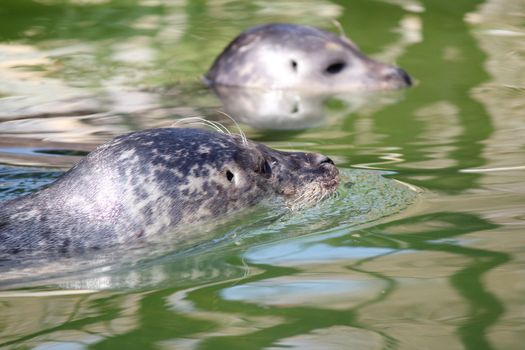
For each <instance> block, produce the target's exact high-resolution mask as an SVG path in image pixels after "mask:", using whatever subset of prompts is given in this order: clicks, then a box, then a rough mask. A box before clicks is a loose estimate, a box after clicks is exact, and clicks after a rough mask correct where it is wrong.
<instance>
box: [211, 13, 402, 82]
mask: <svg viewBox="0 0 525 350" xmlns="http://www.w3.org/2000/svg"><path fill="white" fill-rule="evenodd" d="M337 62H341V63H343V64H344V66H343V68H341V71H338V72H336V73H334V72H333V71H332V72H329V71H327V67H329V66H330V65H331V64H334V63H337ZM205 80H206V82H207V83H208V84H210V85H229V86H242V87H251V88H277V89H288V88H290V89H298V90H313V91H323V92H327V91H346V90H378V89H397V88H402V87H406V86H410V85H411V79H410V77H409V75H408V74H407V73H406V72H405V71H404V70H402V69H400V68H397V67H394V66H391V65H388V64H385V63H381V62H378V61H376V60H373V59H371V58H369V57H367V56H366V55H364V54H363V53H362V52H361V51H359V49H358V48H357V46H356V45H355V44H354V43H352V42H351V41H350V40H349V39H347V38H345V37H341V36H337V35H335V34H333V33H330V32H327V31H324V30H321V29H318V28H314V27H308V26H301V25H296V24H286V23H274V24H266V25H262V26H258V27H255V28H252V29H249V30H247V31H245V32H243V33H241V34H240V35H239V36H238V37H237V38H235V39H234V40H233V41H232V42H231V43H230V44H229V45H228V46H227V47H226V48H225V49H224V51H223V52H222V53H221V54H220V55H219V56H218V57H217V59H216V60H215V61H214V63H213V65H212V67H211V68H210V70H209V71H208V73H207V74H206V76H205Z"/></svg>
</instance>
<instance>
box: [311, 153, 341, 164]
mask: <svg viewBox="0 0 525 350" xmlns="http://www.w3.org/2000/svg"><path fill="white" fill-rule="evenodd" d="M309 158H310V162H311V164H312V165H313V166H316V167H319V166H322V165H323V164H332V165H335V163H334V161H333V160H331V159H330V158H328V157H327V156H324V155H322V154H318V153H311V154H310V155H309Z"/></svg>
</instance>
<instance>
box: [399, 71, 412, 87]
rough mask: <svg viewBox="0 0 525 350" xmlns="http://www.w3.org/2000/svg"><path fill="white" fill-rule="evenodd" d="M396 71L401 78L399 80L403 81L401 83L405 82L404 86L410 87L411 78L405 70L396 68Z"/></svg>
mask: <svg viewBox="0 0 525 350" xmlns="http://www.w3.org/2000/svg"><path fill="white" fill-rule="evenodd" d="M396 69H397V72H398V74H399V75H400V76H401V79H403V81H404V82H405V84H406V86H412V78H411V77H410V75H408V73H407V72H406V70H404V69H401V68H396Z"/></svg>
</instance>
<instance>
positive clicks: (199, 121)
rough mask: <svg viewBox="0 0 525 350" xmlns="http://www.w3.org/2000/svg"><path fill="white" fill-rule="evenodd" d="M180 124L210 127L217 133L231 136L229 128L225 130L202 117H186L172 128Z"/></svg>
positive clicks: (220, 125)
mask: <svg viewBox="0 0 525 350" xmlns="http://www.w3.org/2000/svg"><path fill="white" fill-rule="evenodd" d="M178 124H197V125H199V124H200V125H204V126H207V127H210V128H212V129H213V130H215V131H217V132H219V133H221V134H228V135H231V132H230V131H229V130H228V129H227V128H225V127H224V126H223V125H222V124H220V123H215V122H212V121H210V120H207V119H204V118H202V117H186V118H182V119H179V120H177V121H176V122H174V123H173V124H172V125H171V126H172V127H175V126H176V125H178ZM221 127H223V128H224V129H223V128H221Z"/></svg>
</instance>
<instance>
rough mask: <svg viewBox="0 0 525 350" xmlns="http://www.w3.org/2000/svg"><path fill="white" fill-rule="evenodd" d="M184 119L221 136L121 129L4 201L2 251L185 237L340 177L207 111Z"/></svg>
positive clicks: (326, 186)
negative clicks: (53, 176)
mask: <svg viewBox="0 0 525 350" xmlns="http://www.w3.org/2000/svg"><path fill="white" fill-rule="evenodd" d="M187 123H196V124H201V125H205V126H207V127H210V128H212V129H214V130H215V131H216V132H213V131H210V130H200V129H198V128H182V127H181V128H176V127H173V128H159V129H150V130H142V131H136V132H132V133H129V134H125V135H120V136H117V137H116V138H115V139H113V140H112V141H109V142H108V143H106V144H104V145H102V146H100V147H98V148H97V149H96V150H94V151H93V152H91V153H89V155H87V156H86V157H85V158H84V159H82V160H81V161H80V162H79V163H77V165H75V166H74V167H73V168H71V169H70V170H69V171H67V172H66V173H65V174H63V175H62V177H61V178H60V179H58V180H56V181H55V182H54V183H53V184H50V185H49V186H47V187H44V188H42V189H40V190H39V191H37V192H34V193H31V194H30V195H27V196H24V197H20V198H16V199H13V200H9V201H3V202H0V238H1V239H0V241H1V242H0V243H1V244H0V256H2V257H4V255H5V254H7V255H15V254H29V255H30V254H33V253H35V254H36V253H38V254H47V253H52V254H55V253H56V254H69V253H71V252H76V251H89V250H99V249H104V248H108V247H111V246H114V245H117V244H122V245H125V244H135V243H137V242H156V241H158V240H164V239H167V238H169V236H171V235H172V233H173V235H174V236H175V237H177V236H180V237H182V238H184V237H185V235H186V234H187V233H186V231H184V228H186V227H187V225H189V224H191V225H194V224H196V223H199V222H205V221H209V222H212V223H213V221H214V220H217V218H219V217H222V216H227V215H228V214H231V213H233V212H235V211H240V210H243V209H246V208H248V207H251V206H254V205H256V204H257V203H260V202H262V201H265V200H266V199H271V198H272V197H283V199H284V201H285V205H286V206H287V207H288V208H289V209H290V210H292V211H297V210H300V209H301V208H303V207H306V206H309V205H312V204H315V203H316V202H318V201H320V200H321V199H323V198H326V197H327V196H328V195H329V194H330V192H333V191H335V185H336V184H338V183H339V172H338V170H337V168H336V167H335V165H334V164H333V163H332V162H327V161H326V159H328V158H327V157H325V156H323V155H320V154H312V153H304V152H293V153H290V152H282V151H277V150H273V149H271V148H269V147H267V146H264V145H262V144H258V143H256V142H253V141H250V140H247V139H246V138H245V135H244V134H242V135H241V136H240V137H237V136H238V135H236V134H232V133H231V132H230V131H229V130H228V129H227V128H225V127H224V126H222V125H221V124H220V123H217V122H211V121H208V120H206V119H204V118H201V117H188V118H184V119H181V120H179V121H177V122H176V123H175V125H180V124H187ZM232 136H234V137H232ZM241 139H242V140H243V142H242V143H241V142H240V140H241ZM244 141H246V143H247V144H243V143H244ZM268 160H272V161H275V163H276V164H277V165H275V166H273V165H272V166H270V165H268V164H267V163H268ZM101 169H103V171H101ZM86 184H89V186H86ZM279 203H282V202H281V201H279ZM168 233H169V234H168ZM184 239H185V238H184ZM20 256H21V255H16V257H17V258H18V257H20Z"/></svg>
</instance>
